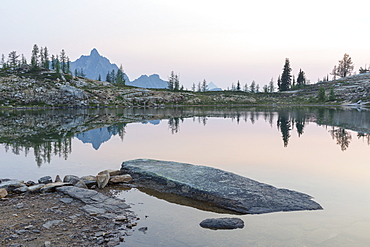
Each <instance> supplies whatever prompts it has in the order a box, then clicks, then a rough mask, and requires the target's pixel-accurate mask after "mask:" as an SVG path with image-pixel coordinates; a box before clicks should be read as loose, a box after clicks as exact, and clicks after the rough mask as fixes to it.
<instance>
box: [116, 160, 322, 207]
mask: <svg viewBox="0 0 370 247" xmlns="http://www.w3.org/2000/svg"><path fill="white" fill-rule="evenodd" d="M121 172H123V173H129V174H131V176H132V177H133V178H134V179H135V182H136V183H138V184H139V185H140V186H143V187H147V188H152V189H155V190H157V191H161V192H166V193H173V194H177V195H181V196H185V197H189V198H193V199H197V200H201V201H206V202H209V203H212V204H214V205H216V206H218V207H222V208H226V209H230V210H233V211H236V212H239V213H244V214H261V213H270V212H278V211H297V210H317V209H322V207H321V206H320V205H319V204H318V203H316V202H315V201H313V200H311V199H312V197H311V196H309V195H307V194H304V193H300V192H296V191H292V190H288V189H278V188H276V187H274V186H271V185H268V184H264V183H260V182H257V181H255V180H252V179H249V178H246V177H242V176H239V175H236V174H234V173H231V172H226V171H222V170H219V169H215V168H211V167H206V166H198V165H191V164H184V163H177V162H170V161H159V160H148V159H138V160H130V161H125V162H123V163H122V167H121Z"/></svg>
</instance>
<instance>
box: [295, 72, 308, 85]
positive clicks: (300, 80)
mask: <svg viewBox="0 0 370 247" xmlns="http://www.w3.org/2000/svg"><path fill="white" fill-rule="evenodd" d="M305 84H306V76H305V73H304V71H303V70H302V69H299V72H298V77H297V86H298V87H299V88H300V87H303V86H304V85H305Z"/></svg>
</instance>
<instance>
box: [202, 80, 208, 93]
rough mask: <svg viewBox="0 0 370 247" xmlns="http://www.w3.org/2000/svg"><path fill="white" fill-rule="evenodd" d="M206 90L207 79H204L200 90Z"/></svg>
mask: <svg viewBox="0 0 370 247" xmlns="http://www.w3.org/2000/svg"><path fill="white" fill-rule="evenodd" d="M207 90H208V86H207V81H206V79H204V80H203V83H202V92H205V91H207Z"/></svg>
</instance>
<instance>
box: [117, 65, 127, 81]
mask: <svg viewBox="0 0 370 247" xmlns="http://www.w3.org/2000/svg"><path fill="white" fill-rule="evenodd" d="M116 82H117V85H120V86H124V85H125V78H124V74H123V67H122V64H121V66H120V67H119V70H118V71H117V74H116Z"/></svg>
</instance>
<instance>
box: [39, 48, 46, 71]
mask: <svg viewBox="0 0 370 247" xmlns="http://www.w3.org/2000/svg"><path fill="white" fill-rule="evenodd" d="M44 63H45V59H44V48H42V47H40V67H42V68H44V65H45V64H44Z"/></svg>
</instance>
